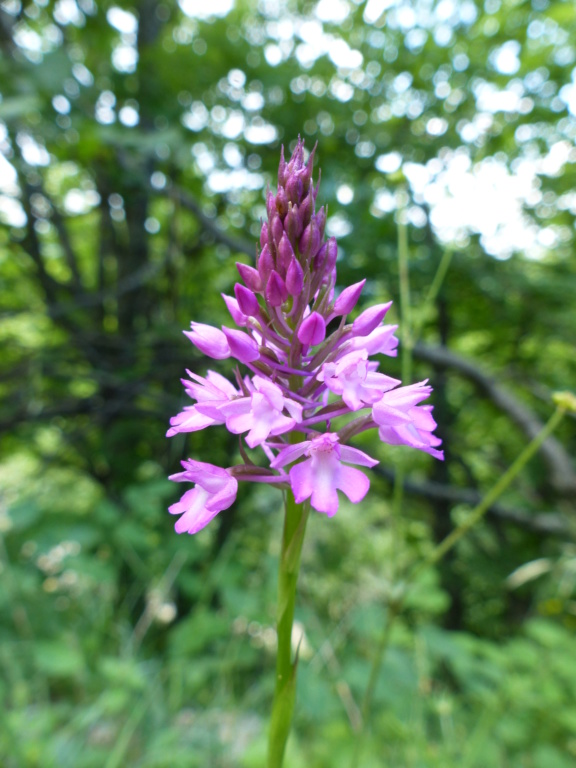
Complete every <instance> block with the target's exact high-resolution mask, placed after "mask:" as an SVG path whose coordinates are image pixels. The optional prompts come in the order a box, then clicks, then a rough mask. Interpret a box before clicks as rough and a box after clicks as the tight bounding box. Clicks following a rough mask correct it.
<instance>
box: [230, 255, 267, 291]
mask: <svg viewBox="0 0 576 768" xmlns="http://www.w3.org/2000/svg"><path fill="white" fill-rule="evenodd" d="M236 269H237V270H238V272H239V273H240V277H241V278H242V280H244V285H245V286H246V287H247V288H249V289H250V290H251V291H261V290H262V278H261V277H260V273H259V272H258V270H257V269H254V267H249V266H248V265H247V264H242V263H241V262H239V261H237V262H236Z"/></svg>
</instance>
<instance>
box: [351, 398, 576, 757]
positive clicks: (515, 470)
mask: <svg viewBox="0 0 576 768" xmlns="http://www.w3.org/2000/svg"><path fill="white" fill-rule="evenodd" d="M575 404H576V403H575ZM568 407H569V405H567V404H566V403H565V402H564V401H563V400H562V401H559V405H558V407H557V408H556V410H555V411H554V413H553V414H552V416H551V417H550V418H549V419H548V421H547V422H546V424H545V425H544V426H543V427H542V429H541V430H540V432H539V433H538V434H537V435H536V437H534V438H533V439H532V440H531V441H530V443H528V445H527V446H526V448H525V449H524V450H523V451H522V453H521V454H520V455H519V456H518V458H517V459H516V461H515V462H514V463H513V464H512V466H511V467H510V468H509V469H508V470H507V471H506V472H505V473H504V474H503V475H502V477H501V478H500V479H499V480H498V482H497V483H496V484H495V485H494V486H493V487H492V488H491V490H489V491H488V493H487V494H486V496H485V497H484V498H483V499H482V501H481V502H480V503H479V504H478V505H477V506H476V507H474V509H473V510H472V512H471V513H470V515H469V516H468V517H467V518H466V520H465V521H464V522H463V523H461V524H460V525H459V526H458V527H457V528H455V529H454V530H453V531H452V533H450V534H448V536H447V537H446V538H445V539H444V540H443V541H441V542H440V544H438V546H437V547H435V549H433V550H432V552H431V553H430V555H429V556H428V557H427V558H425V559H424V560H423V561H422V562H421V563H420V565H419V566H418V567H417V568H415V569H414V571H413V572H412V575H411V578H410V583H411V584H413V583H414V581H415V580H416V578H417V576H418V574H419V573H420V572H421V571H422V570H423V569H424V568H427V567H428V566H430V565H435V564H436V563H437V562H438V561H439V560H441V559H442V557H444V555H445V554H446V553H447V552H449V551H450V550H451V549H452V548H453V547H455V546H456V544H457V543H458V542H459V541H460V539H461V538H462V537H463V536H465V535H466V533H468V531H469V530H470V529H471V528H472V527H473V526H474V525H476V523H478V522H479V521H480V520H481V519H482V517H483V516H484V515H485V514H486V512H487V511H488V510H489V509H490V507H491V506H492V505H493V504H494V503H495V502H496V501H497V499H498V498H499V497H500V496H501V495H502V494H503V493H504V491H505V490H506V489H507V488H508V486H509V485H510V484H511V483H512V481H513V480H514V478H515V477H516V476H517V475H518V474H519V473H520V472H521V471H522V469H523V468H524V466H525V465H526V464H527V463H528V462H529V461H530V459H531V458H532V456H534V454H535V453H536V451H538V449H539V448H540V446H541V445H542V443H543V442H544V441H545V440H546V439H547V438H548V437H549V436H550V435H551V434H552V432H554V430H555V429H556V427H557V426H558V425H559V424H560V422H561V421H562V419H563V417H564V415H565V413H566V410H567V408H568ZM406 593H407V590H406V591H405V592H404V593H403V594H401V595H397V596H395V599H391V600H390V603H389V607H388V614H387V616H386V623H385V626H384V630H383V632H382V637H381V639H380V643H379V645H378V648H377V650H376V655H375V658H374V661H373V664H372V669H371V671H370V679H369V681H368V686H367V688H366V693H365V694H364V699H363V702H362V730H361V731H360V733H359V734H358V736H357V738H356V745H355V750H354V757H353V761H352V768H358V766H359V765H360V755H361V749H362V745H363V741H364V736H365V733H366V728H367V725H368V718H369V717H370V710H371V708H372V699H373V697H374V690H375V688H376V683H377V682H378V678H379V676H380V669H381V667H382V663H383V661H384V657H385V654H386V650H387V648H388V643H389V640H390V633H391V630H392V625H393V623H394V621H395V620H396V617H397V616H399V615H400V614H401V612H402V608H403V605H404V599H405V596H406Z"/></svg>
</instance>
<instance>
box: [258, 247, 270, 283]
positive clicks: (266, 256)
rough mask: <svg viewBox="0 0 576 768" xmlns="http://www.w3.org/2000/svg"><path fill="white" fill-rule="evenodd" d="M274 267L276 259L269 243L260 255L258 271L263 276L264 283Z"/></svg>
mask: <svg viewBox="0 0 576 768" xmlns="http://www.w3.org/2000/svg"><path fill="white" fill-rule="evenodd" d="M273 269H274V259H273V258H272V254H271V253H270V249H269V248H268V246H267V245H265V246H264V248H262V251H261V252H260V256H259V257H258V273H259V275H260V277H261V278H262V283H263V284H264V283H266V282H267V280H268V277H269V276H270V272H271V271H272V270H273Z"/></svg>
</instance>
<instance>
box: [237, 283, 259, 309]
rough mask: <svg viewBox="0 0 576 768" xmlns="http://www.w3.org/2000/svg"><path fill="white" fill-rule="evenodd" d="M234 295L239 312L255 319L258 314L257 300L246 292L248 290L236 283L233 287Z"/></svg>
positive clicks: (249, 292)
mask: <svg viewBox="0 0 576 768" xmlns="http://www.w3.org/2000/svg"><path fill="white" fill-rule="evenodd" d="M234 294H235V296H236V301H237V302H238V306H239V307H240V312H243V313H244V314H245V315H247V316H248V317H256V316H257V315H258V314H259V313H260V305H259V304H258V299H257V298H256V296H255V295H254V294H253V293H252V291H250V290H248V288H246V287H244V286H243V285H240V283H236V284H235V286H234Z"/></svg>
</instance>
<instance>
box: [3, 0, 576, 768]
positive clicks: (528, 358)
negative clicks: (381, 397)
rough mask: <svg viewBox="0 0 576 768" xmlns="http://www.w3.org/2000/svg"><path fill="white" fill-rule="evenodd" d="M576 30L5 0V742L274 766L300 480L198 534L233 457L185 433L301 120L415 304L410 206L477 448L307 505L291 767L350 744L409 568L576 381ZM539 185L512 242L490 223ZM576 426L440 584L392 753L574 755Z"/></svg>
mask: <svg viewBox="0 0 576 768" xmlns="http://www.w3.org/2000/svg"><path fill="white" fill-rule="evenodd" d="M575 32H576V10H575V6H574V5H573V4H572V3H571V2H564V1H562V0H532V2H527V1H526V0H502V1H501V0H486V2H485V3H484V4H482V3H478V2H473V0H440V2H434V1H433V0H414V1H413V2H402V1H401V0H398V1H397V2H394V0H390V1H386V0H369V1H368V2H367V3H364V2H362V1H361V0H354V1H350V0H333V2H328V0H320V2H318V3H316V2H293V1H292V0H286V1H284V0H278V1H277V2H272V0H262V1H261V2H259V3H256V2H246V1H242V0H236V2H235V3H233V2H227V1H226V0H218V2H216V1H215V2H213V3H201V2H199V1H198V0H181V2H180V4H176V3H174V2H171V1H170V2H169V1H168V0H167V1H166V2H158V1H157V0H140V2H134V3H132V4H128V3H123V2H122V3H110V2H105V1H103V2H98V3H95V2H94V0H58V2H56V3H54V2H52V0H36V2H21V1H20V0H2V2H1V3H0V44H1V57H0V83H1V85H0V93H1V101H0V150H1V155H0V217H1V218H2V221H3V226H2V228H1V229H0V276H1V280H0V297H1V310H0V311H1V325H0V344H1V352H0V429H1V433H2V441H1V444H0V574H1V579H2V589H1V590H0V614H1V617H2V621H1V623H0V666H1V670H2V673H1V675H0V698H1V700H2V709H3V711H4V715H3V717H2V720H1V722H0V762H1V763H2V765H5V766H6V767H7V768H29V767H30V768H32V767H36V766H37V767H38V768H49V767H50V766H74V768H91V767H92V766H94V767H95V768H96V767H97V768H102V767H104V768H114V767H119V766H139V767H140V766H142V767H143V768H144V767H146V768H152V767H154V768H161V767H163V766H170V767H171V768H175V767H178V766H182V768H189V767H192V766H202V767H203V768H204V767H205V766H219V767H220V766H222V768H224V767H226V768H228V767H229V766H246V767H252V766H254V768H256V767H257V766H261V765H263V760H264V752H265V740H266V726H267V718H268V713H269V708H270V701H271V693H272V670H273V664H274V642H275V638H274V630H273V622H274V611H275V609H274V603H275V578H276V575H275V572H276V562H277V561H276V555H277V551H278V546H279V534H280V526H281V499H280V497H279V495H276V494H274V493H273V491H272V490H270V489H266V488H251V487H246V486H243V487H242V488H241V493H240V495H239V498H238V502H237V503H236V504H235V506H234V507H233V508H231V509H230V510H228V511H227V512H226V513H223V514H221V515H220V516H219V518H218V519H217V520H216V521H215V523H214V524H212V525H211V526H210V527H209V528H208V529H207V530H206V531H205V532H203V533H202V534H200V535H198V536H196V537H177V536H176V535H175V534H174V533H173V529H172V521H171V520H170V519H169V517H168V515H167V514H166V507H167V505H168V504H170V503H172V502H173V501H174V500H175V499H176V498H177V494H178V489H176V488H174V487H173V486H172V484H170V483H169V482H168V481H167V480H166V479H165V478H166V476H167V475H168V474H169V473H171V472H174V471H177V468H178V462H179V460H180V459H182V458H184V457H187V456H193V457H196V458H200V459H202V460H204V461H210V462H213V463H215V464H220V465H227V464H229V463H230V462H231V461H233V460H234V456H235V455H236V451H237V445H236V443H235V441H234V440H232V439H231V437H230V436H229V435H228V434H227V433H226V431H225V430H218V429H215V430H210V431H208V432H204V433H197V434H193V435H190V436H187V437H186V439H184V438H181V437H178V438H174V439H172V440H171V441H167V440H166V439H165V438H164V433H165V429H166V425H167V420H168V418H169V416H171V415H173V414H174V413H176V412H177V411H178V410H179V409H180V407H181V405H182V404H183V402H184V401H183V397H182V394H181V387H180V384H179V381H178V379H179V377H180V376H181V375H183V373H184V369H185V368H186V367H189V368H193V369H194V370H196V371H198V372H199V373H202V372H204V371H205V370H206V366H207V362H206V361H205V360H203V359H202V358H201V356H200V355H199V354H198V353H197V352H196V350H195V349H194V348H192V347H191V346H190V345H189V343H188V342H187V341H186V340H185V339H184V338H183V337H182V335H181V333H180V331H181V329H182V328H185V327H187V325H188V323H189V321H190V319H192V318H193V319H195V320H197V321H203V322H209V323H212V324H218V323H222V322H226V312H225V308H224V306H223V303H222V301H221V299H220V297H219V293H220V292H230V291H231V288H232V286H233V283H234V281H235V275H236V270H235V267H234V262H235V261H236V260H238V259H240V260H242V261H246V262H247V263H249V262H250V260H251V259H252V258H253V255H254V249H255V246H254V242H255V240H256V238H257V235H258V232H259V222H260V218H261V217H262V216H263V215H264V206H263V200H264V191H265V186H266V184H267V183H274V174H275V168H276V165H277V162H278V155H279V148H280V145H281V144H282V143H284V145H285V146H286V147H287V148H288V147H290V146H291V145H292V142H293V141H294V140H295V138H296V136H297V135H298V134H299V133H300V134H302V136H303V137H304V138H305V139H306V141H307V146H308V147H311V146H312V145H313V143H314V142H315V141H316V140H318V142H319V149H318V164H319V166H320V167H321V169H322V186H321V193H320V197H321V199H322V200H323V201H326V202H327V204H328V206H329V225H328V226H329V230H330V231H331V232H332V233H333V234H335V235H337V236H338V238H339V245H340V261H339V280H340V284H341V285H346V284H348V283H351V282H355V281H358V280H360V279H362V278H364V277H366V278H367V287H366V290H365V295H364V301H365V302H366V303H373V302H375V301H384V300H388V299H389V298H392V299H395V300H396V305H397V299H398V294H399V288H398V265H397V251H398V248H397V241H398V225H397V220H398V216H399V214H398V211H399V210H402V211H403V212H404V214H403V215H404V216H406V218H407V220H408V222H409V226H408V238H409V247H410V280H411V292H412V307H413V308H412V314H413V319H414V321H415V323H416V324H417V325H418V326H419V327H420V329H421V333H420V339H419V342H418V344H417V345H416V346H415V348H414V379H415V380H418V379H421V378H424V377H430V379H431V381H432V383H433V385H434V389H435V394H434V404H435V409H436V410H435V415H436V418H437V421H438V422H439V424H440V427H439V432H440V433H441V435H442V437H443V439H444V441H445V448H446V456H447V460H446V462H445V463H444V464H440V463H439V462H433V461H432V460H429V458H428V457H427V456H415V455H413V452H412V454H411V453H410V452H409V451H404V450H401V449H392V448H389V447H385V446H382V445H379V444H378V441H377V439H375V438H374V437H373V436H372V437H371V436H366V437H365V439H364V440H363V441H362V446H361V447H363V448H365V449H366V450H368V451H369V452H370V453H372V454H373V455H375V456H377V457H378V458H379V459H380V460H381V464H380V467H379V469H378V470H377V471H375V472H374V473H373V482H372V488H371V492H370V495H369V497H368V498H367V500H366V502H365V503H363V504H362V506H361V508H356V507H352V506H349V505H347V504H342V508H341V510H340V512H339V513H338V516H337V517H336V518H335V519H333V520H331V521H327V520H326V519H324V518H323V517H321V516H319V515H318V516H314V517H313V519H312V520H311V525H310V530H309V536H308V539H307V543H306V546H305V552H304V563H303V571H302V577H301V582H300V597H299V605H298V610H297V618H298V621H299V622H300V625H301V627H302V628H303V631H304V633H305V640H304V641H303V645H302V661H301V664H300V671H299V675H300V678H299V693H298V706H297V717H296V723H295V731H294V735H293V738H292V740H291V743H290V745H289V746H290V749H289V754H288V760H287V765H292V766H299V765H310V766H318V767H319V768H320V767H321V766H331V767H332V766H337V767H339V766H348V765H350V761H351V759H352V752H353V748H354V743H355V739H356V737H357V736H356V734H357V730H358V723H359V719H358V718H359V714H358V707H359V702H360V701H361V699H362V696H363V691H364V689H365V687H366V684H367V680H368V675H369V670H370V665H371V662H372V659H373V656H374V653H375V648H376V646H377V644H378V642H379V638H380V636H381V633H382V628H383V625H384V618H385V613H386V604H387V601H388V599H389V597H390V594H391V593H393V591H394V589H395V588H396V586H397V584H396V582H397V579H398V578H400V577H401V574H402V573H403V572H404V571H405V570H406V569H408V568H410V566H411V565H413V564H414V563H416V562H418V561H420V560H421V558H422V557H424V556H425V555H426V553H427V552H429V551H430V549H431V547H432V546H433V544H434V542H437V541H439V540H441V539H442V538H443V537H444V536H445V535H446V533H447V532H448V531H449V530H450V529H451V528H452V527H453V526H454V525H455V524H457V523H458V522H459V521H460V520H462V519H463V516H464V515H465V514H466V510H467V509H469V506H470V504H474V503H475V501H476V500H477V499H478V498H480V496H481V495H482V493H484V492H485V491H486V490H487V489H488V488H489V487H490V486H491V485H492V484H493V483H494V482H495V480H496V479H497V478H498V477H499V476H500V475H501V473H502V471H503V470H504V469H505V468H506V467H507V466H509V464H510V463H511V462H512V461H513V459H514V458H515V457H516V456H517V455H518V453H519V452H520V451H521V450H522V448H523V447H524V445H525V444H526V442H527V440H528V439H529V438H530V437H531V436H533V435H534V433H535V431H537V430H538V429H539V425H540V424H541V423H543V422H544V421H545V420H546V418H547V417H548V415H549V414H550V412H551V410H552V406H551V402H550V395H551V393H552V392H553V391H555V390H558V389H567V388H568V389H570V388H572V389H574V388H575V387H576V383H575V381H576V376H575V363H576V351H575V346H574V328H575V326H576V314H575V309H574V302H573V296H574V294H575V287H576V262H575V260H574V215H575V213H576V204H575V201H574V193H573V191H572V190H573V188H574V179H575V162H576V149H575V148H574V138H575V136H576V124H575V121H574V111H575V99H576V95H575V94H576V90H575V88H576V86H575V85H574V82H575V81H574V74H573V73H574V71H575V70H574V69H573V68H574V63H575V61H576V49H575V47H574V44H573V40H574V35H575ZM458 168H461V169H462V168H463V169H464V170H465V171H466V169H467V172H468V174H469V175H468V176H467V177H466V178H467V179H468V181H470V178H471V177H476V178H478V177H480V176H481V175H482V174H483V173H488V174H492V178H493V179H495V180H494V181H493V186H492V189H493V195H490V194H489V193H487V192H486V189H485V188H482V189H483V191H481V193H479V194H477V193H475V191H474V190H475V189H476V187H474V185H473V184H469V185H468V186H467V185H466V184H459V183H457V181H455V178H456V177H455V176H450V173H451V172H452V173H453V172H454V169H458ZM451 169H452V170H451ZM522 174H524V176H523V175H522ZM517 178H520V179H524V182H521V185H522V195H521V199H520V200H517V197H518V191H517V190H518V187H513V186H512V185H511V181H510V180H512V181H513V180H514V179H517ZM443 188H448V191H447V192H446V193H443V192H442V189H443ZM439 190H440V191H439ZM507 190H509V192H508V191H507ZM514 190H516V191H514ZM443 194H444V198H446V199H444V198H443V197H442V195H443ZM442 200H444V207H442ZM507 203H510V205H511V208H510V210H515V211H516V214H515V215H516V226H515V228H514V229H507V228H506V227H507V226H508V225H509V224H513V223H514V222H511V221H506V220H503V221H501V222H500V227H499V228H498V227H496V225H494V223H493V221H494V217H496V218H497V216H498V213H499V211H498V208H499V206H500V205H501V206H504V205H505V204H507ZM514 205H515V206H516V208H514ZM505 210H508V209H507V208H505ZM483 211H488V212H489V213H490V215H491V216H492V223H491V221H490V215H489V216H488V220H483V219H482V216H481V213H482V212H483ZM452 212H453V213H452ZM508 218H510V217H508ZM447 251H448V252H449V253H448V257H450V265H449V269H448V272H447V274H446V277H445V279H444V281H443V283H442V286H441V289H440V291H439V293H438V295H437V296H436V298H435V300H434V302H433V303H432V304H424V299H425V297H426V296H427V294H428V291H429V288H430V284H431V282H432V280H433V277H434V275H435V274H436V272H437V269H438V265H439V264H440V261H441V259H442V257H443V256H445V255H446V253H447ZM448 257H446V258H448ZM396 305H395V306H396ZM393 312H395V313H396V314H395V315H394V318H395V319H397V318H398V313H397V312H396V310H395V309H394V310H393ZM211 367H212V368H214V369H217V370H219V371H221V372H223V373H226V372H229V366H228V363H226V362H223V363H220V362H217V361H211ZM384 369H385V370H386V372H388V373H390V374H391V375H397V374H398V372H399V362H398V361H395V360H389V359H386V361H385V366H384ZM575 446H576V438H575V430H574V421H573V420H570V419H567V420H565V422H564V424H563V426H562V428H561V429H560V430H559V432H558V434H557V436H556V438H555V439H553V440H549V441H547V443H546V444H545V446H544V447H543V449H542V450H541V451H540V452H539V454H538V455H537V457H536V458H535V459H534V460H533V461H532V462H531V463H530V465H529V466H528V467H527V469H526V470H525V472H524V473H523V474H522V476H521V477H520V478H519V479H518V480H517V481H516V482H515V484H514V486H513V487H512V488H511V489H509V491H508V492H507V493H506V495H505V497H503V498H502V499H501V500H500V501H499V502H498V504H496V505H495V506H494V507H492V508H491V510H490V512H489V514H488V516H487V517H486V519H485V521H484V522H483V523H482V524H481V525H479V526H478V527H477V528H476V529H475V530H474V531H473V532H472V533H471V534H470V535H469V536H468V537H467V538H466V539H464V540H463V541H462V542H461V544H460V545H459V546H458V547H457V549H456V550H455V551H454V552H453V554H452V555H451V556H450V557H448V558H447V559H446V561H445V562H443V563H441V564H440V565H438V566H436V567H434V568H429V569H428V570H426V571H424V572H422V573H421V574H420V576H419V580H418V583H417V584H416V585H415V587H414V589H413V591H412V593H411V597H410V600H409V603H408V605H407V608H406V610H405V612H404V613H403V615H402V616H401V617H400V619H399V620H398V621H397V622H396V624H395V627H394V631H393V633H392V637H391V640H390V647H389V649H388V652H387V654H386V657H385V661H384V666H383V670H382V675H381V677H380V680H379V683H378V686H377V689H376V695H375V702H374V707H373V713H372V717H371V720H370V723H369V728H368V740H367V743H366V745H365V749H364V752H363V760H362V765H363V766H366V768H368V766H382V765H390V766H402V767H403V766H407V767H408V766H410V767H413V768H417V767H418V768H419V767H420V766H423V767H424V766H425V767H426V768H428V766H431V767H432V766H438V767H439V768H450V766H458V767H459V768H475V767H476V766H477V767H478V768H485V767H486V766H505V767H506V768H568V767H569V766H572V765H573V764H574V761H575V759H576V664H575V663H574V651H573V649H574V631H575V628H576V599H575V580H576V548H575V544H574V522H573V521H574V512H575V508H576V504H575V498H576V470H575V467H574V463H573V460H572V458H571V456H572V455H573V453H574V448H575ZM397 473H400V475H401V477H403V478H404V494H403V503H402V508H401V514H397V510H396V512H395V510H394V505H393V503H392V496H393V483H394V478H395V477H396V475H397Z"/></svg>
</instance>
